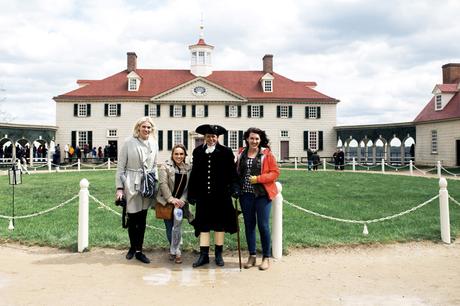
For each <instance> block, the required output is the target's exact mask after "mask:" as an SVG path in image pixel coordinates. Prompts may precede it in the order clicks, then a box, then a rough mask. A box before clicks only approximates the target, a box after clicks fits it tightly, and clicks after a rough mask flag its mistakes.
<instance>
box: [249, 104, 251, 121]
mask: <svg viewBox="0 0 460 306" xmlns="http://www.w3.org/2000/svg"><path fill="white" fill-rule="evenodd" d="M248 118H251V105H248Z"/></svg>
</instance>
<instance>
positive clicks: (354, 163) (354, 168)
mask: <svg viewBox="0 0 460 306" xmlns="http://www.w3.org/2000/svg"><path fill="white" fill-rule="evenodd" d="M352 166H353V172H355V171H356V159H355V158H354V157H353V160H352Z"/></svg>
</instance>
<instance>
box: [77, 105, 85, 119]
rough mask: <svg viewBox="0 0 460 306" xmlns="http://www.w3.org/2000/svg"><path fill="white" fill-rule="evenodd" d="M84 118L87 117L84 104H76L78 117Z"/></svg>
mask: <svg viewBox="0 0 460 306" xmlns="http://www.w3.org/2000/svg"><path fill="white" fill-rule="evenodd" d="M86 116H87V108H86V104H78V117H86Z"/></svg>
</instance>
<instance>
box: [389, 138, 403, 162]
mask: <svg viewBox="0 0 460 306" xmlns="http://www.w3.org/2000/svg"><path fill="white" fill-rule="evenodd" d="M389 162H390V164H396V165H400V164H402V163H403V160H402V159H401V140H400V139H399V138H398V137H394V138H393V139H392V140H391V141H390V161H389Z"/></svg>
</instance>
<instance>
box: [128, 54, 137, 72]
mask: <svg viewBox="0 0 460 306" xmlns="http://www.w3.org/2000/svg"><path fill="white" fill-rule="evenodd" d="M127 55H128V68H127V69H128V73H129V72H131V71H134V70H136V69H137V55H136V53H135V52H128V53H127Z"/></svg>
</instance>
